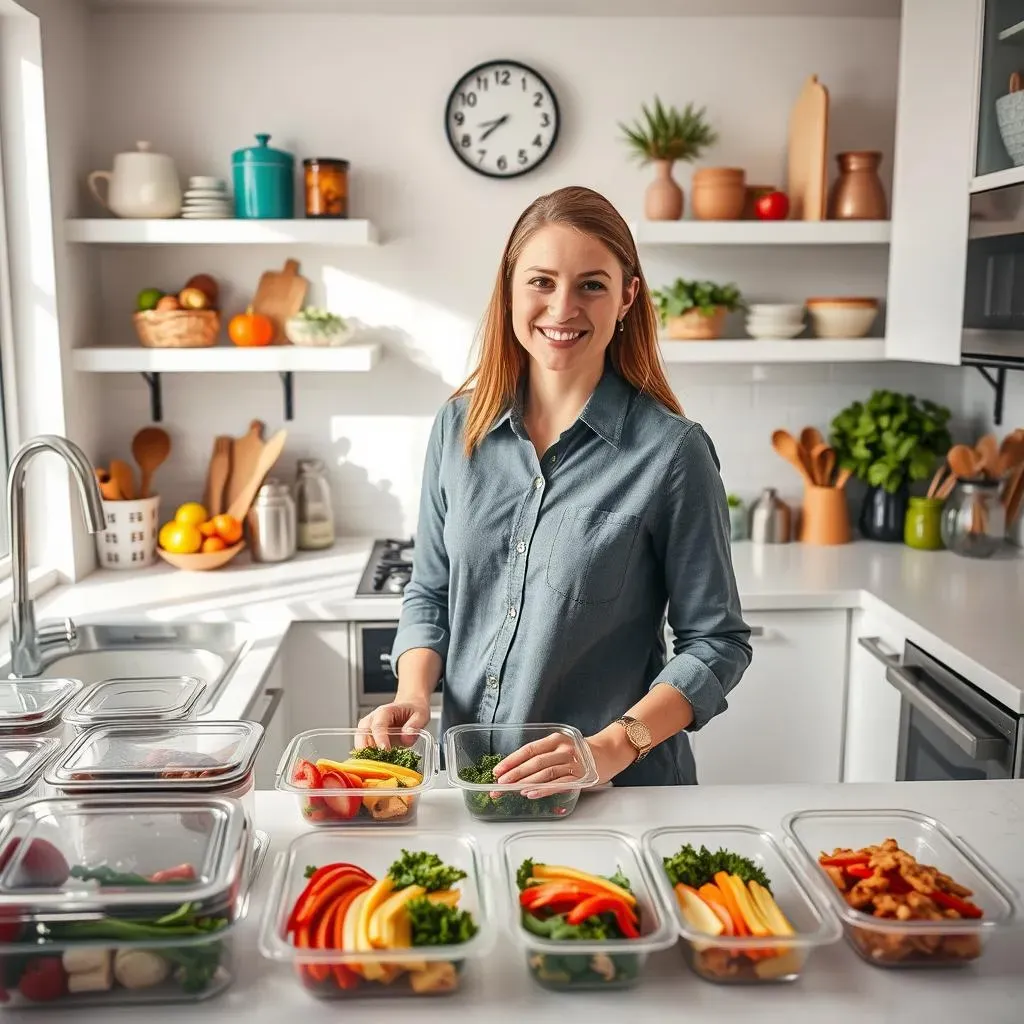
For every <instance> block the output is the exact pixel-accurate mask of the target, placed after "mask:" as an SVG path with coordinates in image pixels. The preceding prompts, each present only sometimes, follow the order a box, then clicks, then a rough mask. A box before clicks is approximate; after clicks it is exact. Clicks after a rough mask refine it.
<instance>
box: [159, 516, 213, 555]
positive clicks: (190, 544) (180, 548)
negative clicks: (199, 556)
mask: <svg viewBox="0 0 1024 1024" xmlns="http://www.w3.org/2000/svg"><path fill="white" fill-rule="evenodd" d="M202 546H203V535H202V534H201V533H200V532H199V529H198V528H197V527H195V526H193V525H192V524H191V523H177V522H174V523H165V524H164V526H163V527H162V529H161V530H160V547H162V548H163V549H164V551H170V552H171V553H172V554H175V555H194V554H195V553H196V552H197V551H198V550H199V549H200V548H201V547H202Z"/></svg>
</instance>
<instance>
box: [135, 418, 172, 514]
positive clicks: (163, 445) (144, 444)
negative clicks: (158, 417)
mask: <svg viewBox="0 0 1024 1024" xmlns="http://www.w3.org/2000/svg"><path fill="white" fill-rule="evenodd" d="M170 454H171V439H170V437H169V436H168V434H167V431H166V430H161V428H160V427H143V428H142V430H140V431H139V432H138V433H137V434H136V435H135V436H134V437H133V438H132V458H134V459H135V461H136V462H137V463H138V464H139V469H140V470H141V471H142V483H141V485H140V486H139V497H140V498H148V497H149V495H150V485H151V484H152V482H153V474H154V473H155V472H156V471H157V470H158V469H159V468H160V466H161V465H163V463H164V461H165V460H166V459H167V456H168V455H170Z"/></svg>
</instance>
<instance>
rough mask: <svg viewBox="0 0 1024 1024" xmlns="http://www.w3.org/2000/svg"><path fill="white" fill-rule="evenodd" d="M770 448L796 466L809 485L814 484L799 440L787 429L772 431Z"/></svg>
mask: <svg viewBox="0 0 1024 1024" xmlns="http://www.w3.org/2000/svg"><path fill="white" fill-rule="evenodd" d="M772 448H774V449H775V451H776V452H778V454H779V455H781V456H782V457H783V458H784V459H785V460H786V461H787V462H791V463H792V464H793V465H794V466H795V467H796V470H797V472H799V474H800V475H801V476H802V477H803V478H804V481H805V482H806V483H807V484H808V485H809V486H810V487H815V486H816V484H815V482H814V477H813V476H812V475H811V470H810V467H809V466H808V465H807V462H806V459H805V457H804V451H803V448H802V446H801V445H800V442H799V441H797V439H796V438H795V437H794V436H793V435H792V434H791V433H790V432H789V431H788V430H776V431H774V432H773V433H772Z"/></svg>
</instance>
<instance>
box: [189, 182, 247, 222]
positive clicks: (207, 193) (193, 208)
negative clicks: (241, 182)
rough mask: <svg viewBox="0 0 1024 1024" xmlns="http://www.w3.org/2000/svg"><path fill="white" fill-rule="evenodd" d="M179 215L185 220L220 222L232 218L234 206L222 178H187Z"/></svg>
mask: <svg viewBox="0 0 1024 1024" xmlns="http://www.w3.org/2000/svg"><path fill="white" fill-rule="evenodd" d="M181 215H182V217H184V218H185V219H186V220H220V219H222V218H224V217H234V215H235V204H234V201H233V200H232V198H231V196H230V194H229V193H228V187H227V185H226V184H225V183H224V180H223V178H210V177H207V176H205V175H196V176H195V177H192V178H189V180H188V190H187V191H186V192H185V202H184V205H183V206H182V210H181Z"/></svg>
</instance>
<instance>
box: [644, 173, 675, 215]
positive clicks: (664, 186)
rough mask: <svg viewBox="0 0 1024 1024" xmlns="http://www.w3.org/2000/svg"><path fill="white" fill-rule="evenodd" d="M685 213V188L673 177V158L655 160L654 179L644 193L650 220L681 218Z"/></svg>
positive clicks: (645, 205)
mask: <svg viewBox="0 0 1024 1024" xmlns="http://www.w3.org/2000/svg"><path fill="white" fill-rule="evenodd" d="M682 215H683V190H682V189H681V188H680V187H679V183H678V182H677V181H676V180H675V179H674V178H673V177H672V161H671V160H655V161H654V180H653V181H652V182H651V183H650V184H649V185H648V186H647V191H646V192H645V193H644V216H645V217H646V218H647V219H648V220H679V218H680V217H682Z"/></svg>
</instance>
